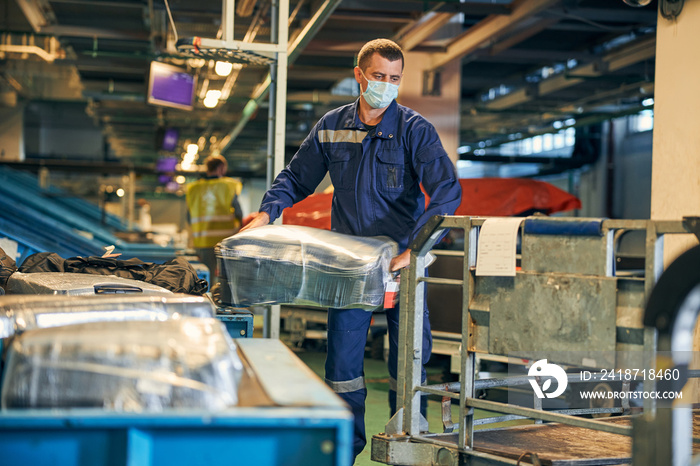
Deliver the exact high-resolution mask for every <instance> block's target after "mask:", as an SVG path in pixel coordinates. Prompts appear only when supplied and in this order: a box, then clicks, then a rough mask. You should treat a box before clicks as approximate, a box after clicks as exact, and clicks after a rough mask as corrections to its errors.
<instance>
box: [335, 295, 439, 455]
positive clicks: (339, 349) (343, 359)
mask: <svg viewBox="0 0 700 466" xmlns="http://www.w3.org/2000/svg"><path fill="white" fill-rule="evenodd" d="M386 315H387V326H388V328H387V331H388V333H389V363H388V365H389V375H390V376H391V378H392V379H393V380H394V381H395V380H396V377H397V359H398V342H399V308H398V306H397V307H395V308H393V309H387V310H386ZM371 319H372V313H371V312H367V311H365V310H362V309H329V311H328V355H327V357H326V382H327V383H328V384H329V385H330V386H331V388H333V390H334V391H335V392H336V393H337V394H338V395H339V396H340V397H341V398H342V399H343V400H345V402H346V403H347V404H348V405H349V406H350V409H351V410H352V414H353V416H354V418H355V427H354V435H353V453H354V455H355V457H357V455H358V454H360V452H361V451H362V450H363V449H364V447H365V445H366V444H367V436H366V434H365V398H367V389H366V388H365V381H364V354H365V345H366V343H367V332H368V330H369V326H370V321H371ZM431 350H432V335H431V333H430V322H429V320H428V311H427V308H426V309H425V310H424V318H423V358H422V361H423V364H426V363H427V362H428V359H430V352H431ZM425 377H426V376H425V369H423V371H422V380H423V381H425ZM394 383H395V382H394ZM389 405H390V409H391V414H392V415H393V414H394V413H395V412H396V391H395V390H389Z"/></svg>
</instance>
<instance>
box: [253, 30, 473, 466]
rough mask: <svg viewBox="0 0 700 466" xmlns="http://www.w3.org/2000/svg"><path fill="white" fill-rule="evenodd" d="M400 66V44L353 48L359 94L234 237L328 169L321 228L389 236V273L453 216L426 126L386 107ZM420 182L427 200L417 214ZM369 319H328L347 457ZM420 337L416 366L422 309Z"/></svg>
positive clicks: (448, 165)
mask: <svg viewBox="0 0 700 466" xmlns="http://www.w3.org/2000/svg"><path fill="white" fill-rule="evenodd" d="M403 67H404V58H403V53H402V51H401V47H399V46H398V45H397V44H396V43H394V42H392V41H390V40H388V39H376V40H373V41H370V42H368V43H366V44H365V45H364V46H363V47H362V49H361V50H360V52H359V54H358V57H357V66H356V67H355V68H354V73H355V80H356V81H357V82H358V83H359V85H360V90H361V92H362V94H361V96H360V97H359V98H358V99H357V100H356V101H355V102H354V103H351V104H348V105H345V106H343V107H340V108H338V109H335V110H332V111H330V112H328V113H326V114H325V115H324V116H323V117H322V118H321V119H320V120H319V122H318V123H317V124H316V126H315V127H314V128H313V129H312V130H311V133H310V134H309V135H308V136H307V137H306V139H305V140H304V142H303V143H302V145H301V147H300V148H299V151H298V152H297V153H296V155H295V156H294V158H293V159H292V160H291V162H290V163H289V165H288V166H287V167H286V168H285V169H284V170H282V172H280V174H279V175H278V176H277V178H276V179H275V181H274V183H273V184H272V187H271V188H270V189H269V190H268V191H267V192H266V193H265V195H264V197H263V200H262V203H261V205H260V210H259V213H257V214H256V215H255V216H254V217H253V219H252V221H251V222H250V223H249V224H248V225H247V226H246V227H245V228H243V230H247V229H250V228H255V227H258V226H262V225H267V224H268V223H270V222H271V221H274V220H275V219H276V218H277V217H279V216H280V215H281V214H282V210H283V209H285V208H286V207H290V206H292V205H293V204H294V203H296V202H298V201H301V200H302V199H304V198H306V197H307V196H308V195H310V194H312V193H313V192H314V190H315V189H316V187H317V186H318V185H319V183H320V182H321V181H322V180H323V178H324V176H325V175H326V172H329V173H330V177H331V181H332V182H333V186H334V194H333V201H332V207H331V229H332V230H333V231H337V232H340V233H345V234H350V235H357V236H379V235H386V236H389V237H391V238H392V239H394V240H395V241H396V242H397V243H398V245H399V251H400V254H399V255H398V256H396V257H394V258H393V259H392V261H391V270H392V271H397V270H400V269H401V268H403V267H406V266H408V265H409V263H410V252H411V251H410V249H408V246H409V245H410V243H411V242H412V241H413V239H414V238H415V237H416V235H417V234H418V232H419V231H420V229H421V228H422V227H423V226H424V225H425V223H426V222H427V221H428V219H429V218H430V217H432V216H433V215H444V214H447V215H452V214H454V212H455V210H456V209H457V207H458V206H459V203H460V200H461V188H460V185H459V182H458V180H457V176H456V173H455V167H454V165H453V163H452V161H451V160H450V158H449V157H448V156H447V153H446V152H445V150H444V149H443V147H442V144H441V142H440V138H439V137H438V134H437V132H436V131H435V128H434V127H433V125H431V124H430V123H429V122H428V121H427V120H426V119H425V118H423V117H422V116H421V115H419V114H418V113H417V112H415V111H413V110H411V109H410V108H407V107H404V106H402V105H399V104H398V103H397V102H396V100H395V99H396V97H397V95H398V90H399V85H400V84H401V78H402V75H403ZM421 183H422V184H423V188H424V189H425V191H426V192H427V193H428V195H429V196H430V204H429V205H428V206H427V208H426V207H425V197H424V195H423V193H422V192H421V189H420V184H421ZM243 230H241V231H243ZM386 315H387V323H388V333H389V343H390V346H389V374H390V376H391V381H390V383H391V387H390V394H389V400H390V405H391V413H392V415H393V413H394V412H395V411H396V372H397V353H398V348H397V347H398V333H399V332H398V328H399V322H398V320H399V309H398V306H397V307H396V308H393V309H388V310H387V311H386ZM371 318H372V313H370V312H367V311H364V310H361V309H331V310H329V312H328V355H327V358H326V382H327V383H328V385H329V386H330V387H331V388H332V389H333V390H334V391H335V392H336V393H337V394H338V395H339V396H340V397H341V398H343V399H344V400H345V401H346V402H347V403H348V404H349V405H350V407H351V409H352V412H353V415H354V416H355V431H354V439H353V450H354V454H355V456H357V455H358V454H359V453H360V452H361V451H362V450H363V448H364V447H365V445H366V443H367V440H366V436H365V420H364V415H365V398H366V396H367V390H366V388H365V381H364V364H363V363H364V348H365V344H366V341H367V331H368V330H369V325H370V320H371ZM423 333H424V334H423V364H425V363H427V361H428V359H429V358H430V352H431V349H432V337H431V333H430V323H429V321H428V312H427V309H426V311H425V317H424V321H423ZM423 380H424V381H425V370H424V371H423Z"/></svg>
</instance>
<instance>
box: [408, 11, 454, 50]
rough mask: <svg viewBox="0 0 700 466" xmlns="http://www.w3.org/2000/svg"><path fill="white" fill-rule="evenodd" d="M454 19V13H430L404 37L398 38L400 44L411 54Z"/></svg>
mask: <svg viewBox="0 0 700 466" xmlns="http://www.w3.org/2000/svg"><path fill="white" fill-rule="evenodd" d="M453 17H454V13H434V12H428V13H426V14H425V15H423V16H422V17H421V18H420V19H419V20H418V21H417V22H416V24H415V25H414V26H413V27H412V28H411V29H410V30H409V31H407V32H406V33H405V34H404V35H403V37H401V38H398V39H399V40H398V43H399V45H400V46H401V48H403V50H404V52H410V51H411V50H412V49H413V48H415V47H416V46H417V45H419V44H420V43H421V42H423V41H424V40H426V39H427V38H428V37H430V36H432V35H433V34H435V33H436V32H437V31H439V30H440V29H441V28H442V27H443V26H444V25H445V24H447V23H448V22H449V21H450V20H451V19H452V18H453Z"/></svg>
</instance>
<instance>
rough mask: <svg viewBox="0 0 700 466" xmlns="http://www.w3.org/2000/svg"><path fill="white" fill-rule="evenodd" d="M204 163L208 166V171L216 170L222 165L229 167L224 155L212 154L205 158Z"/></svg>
mask: <svg viewBox="0 0 700 466" xmlns="http://www.w3.org/2000/svg"><path fill="white" fill-rule="evenodd" d="M204 165H206V166H207V173H211V172H214V171H216V170H217V169H218V168H219V167H220V166H222V165H223V166H224V167H226V168H227V169H228V162H226V159H225V158H224V156H223V155H210V156H209V157H207V158H206V159H204Z"/></svg>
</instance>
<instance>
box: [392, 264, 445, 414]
mask: <svg viewBox="0 0 700 466" xmlns="http://www.w3.org/2000/svg"><path fill="white" fill-rule="evenodd" d="M426 275H427V274H426ZM386 323H387V331H388V332H389V376H390V377H391V379H394V386H393V387H391V386H390V387H389V408H390V412H391V415H392V416H393V415H394V413H396V380H397V366H398V353H399V306H398V305H397V306H396V307H395V308H392V309H387V310H386ZM432 350H433V335H432V333H431V332H430V320H429V319H428V307H427V302H426V305H425V308H424V311H423V354H422V358H421V359H422V363H423V365H425V364H427V363H428V360H429V359H430V354H431V352H432ZM426 378H427V376H426V373H425V367H421V381H422V382H425V380H426ZM391 379H390V380H391ZM426 407H427V398H426V397H423V398H422V399H421V413H423V415H424V416H425V415H426V413H425V410H426ZM426 419H427V418H426Z"/></svg>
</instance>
